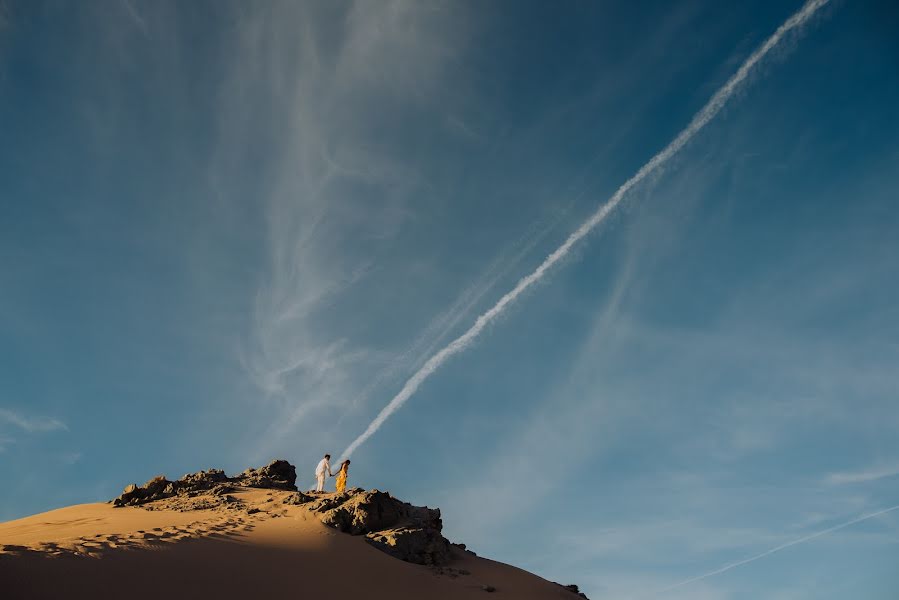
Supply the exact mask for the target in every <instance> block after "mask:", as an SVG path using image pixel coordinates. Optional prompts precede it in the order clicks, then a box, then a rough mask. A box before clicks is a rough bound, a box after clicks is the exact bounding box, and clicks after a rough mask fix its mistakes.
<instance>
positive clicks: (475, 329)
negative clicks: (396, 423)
mask: <svg viewBox="0 0 899 600" xmlns="http://www.w3.org/2000/svg"><path fill="white" fill-rule="evenodd" d="M828 1H829V0H809V1H808V2H806V3H805V5H804V6H803V7H802V8H801V9H800V10H799V11H798V12H797V13H795V14H794V15H793V16H791V17H790V18H789V19H787V20H786V21H785V22H784V23H783V24H782V25H781V26H780V27H778V28H777V31H775V32H774V34H773V35H771V37H769V38H768V39H767V40H765V43H764V44H762V45H761V46H760V47H759V48H757V49H756V50H755V52H753V53H752V54H750V55H749V58H747V59H746V61H745V62H743V64H742V65H740V68H739V69H738V70H737V72H736V73H734V74H733V75H732V76H731V78H730V79H728V80H727V83H725V84H724V85H723V86H722V87H721V88H719V89H718V91H717V92H715V94H714V95H713V96H712V97H711V99H710V100H709V101H708V102H707V103H706V105H705V106H703V107H702V109H701V110H700V111H699V112H698V113H696V114H695V115H694V116H693V119H692V120H691V121H690V123H689V125H687V127H686V128H684V129H683V130H682V131H681V132H680V133H679V134H678V135H677V137H675V138H674V139H673V140H672V141H671V142H670V143H669V144H668V145H667V146H666V147H665V148H664V149H663V150H662V151H660V152H659V153H658V154H656V155H655V156H653V157H652V158H651V159H650V160H649V162H647V163H646V164H644V165H643V166H642V167H640V170H638V171H637V172H636V173H635V174H634V175H633V176H632V177H631V178H630V179H628V180H627V181H625V182H624V184H622V186H621V187H619V188H618V190H617V191H616V192H615V194H614V195H612V197H611V198H610V199H609V200H608V201H607V202H606V203H605V204H603V205H602V206H601V207H599V209H598V210H597V211H596V212H595V213H593V215H591V216H590V218H588V219H587V220H586V221H585V222H584V223H583V224H582V225H581V226H580V227H578V228H577V229H576V230H575V231H574V232H573V233H572V234H571V235H569V236H568V239H566V240H565V242H564V243H563V244H562V245H561V246H559V247H558V248H556V250H554V251H553V252H552V253H551V254H550V255H549V256H547V257H546V258H545V259H544V260H543V262H542V263H540V266H538V267H537V268H536V269H535V270H534V271H533V272H532V273H531V274H530V275H527V276H526V277H524V278H522V279H521V280H519V282H518V283H517V284H516V285H515V287H514V288H512V290H511V291H509V292H508V293H506V294H505V295H504V296H503V297H502V298H500V299H499V301H498V302H497V303H496V304H495V305H493V307H492V308H490V309H489V310H488V311H487V312H485V313H483V314H482V315H481V316H479V317H478V318H477V320H475V322H474V325H472V326H471V327H470V328H469V329H468V331H466V332H465V333H463V334H462V335H461V336H459V337H458V338H456V339H455V340H453V341H452V342H450V343H449V344H448V345H446V346H445V347H444V348H443V349H442V350H440V351H439V352H437V353H436V354H435V355H433V356H432V357H431V358H429V359H428V360H427V361H426V362H425V363H424V364H423V365H422V366H421V368H419V369H418V371H416V372H415V373H414V374H413V375H412V377H410V378H409V379H408V380H407V381H406V383H405V385H404V386H403V387H402V389H401V390H400V391H399V393H398V394H397V395H396V396H394V397H393V399H392V400H391V401H390V402H389V403H388V404H387V406H385V407H384V408H383V409H382V410H381V412H380V413H378V416H377V417H375V419H374V420H373V421H372V422H371V423H370V424H369V426H368V427H367V428H366V430H365V431H363V432H362V434H361V435H359V437H357V438H356V439H355V440H353V443H352V444H350V445H349V446H348V447H347V449H346V450H344V451H343V457H344V458H348V457H349V456H350V455H351V454H352V453H353V452H354V451H355V450H356V448H358V447H359V446H360V445H361V444H363V443H364V442H365V441H366V440H367V439H368V438H370V437H371V436H372V435H374V433H375V432H376V431H377V430H378V429H379V428H380V427H381V425H383V424H384V422H385V421H386V420H387V419H388V418H390V416H391V415H392V414H393V413H394V412H396V411H397V409H399V408H400V407H401V406H402V405H403V404H404V403H405V402H406V401H407V400H408V399H409V398H410V397H411V396H412V394H414V393H415V392H416V390H418V388H419V386H421V384H422V383H424V381H425V380H426V379H427V378H428V377H430V376H431V375H432V374H433V373H434V372H435V371H436V370H437V369H439V368H440V367H441V366H442V365H443V363H444V362H446V360H447V359H448V358H450V357H451V356H453V355H454V354H458V353H459V352H462V351H463V350H465V349H466V348H468V346H469V345H470V344H471V342H472V341H474V339H475V338H477V337H478V335H480V333H481V331H483V330H484V327H486V326H487V325H488V324H489V323H490V322H491V321H493V320H494V319H495V318H496V317H498V316H499V315H500V314H501V313H502V312H503V311H504V310H505V309H506V307H507V306H509V305H510V304H511V303H512V302H514V301H515V300H517V299H518V297H519V296H520V295H521V294H522V293H523V292H524V291H525V290H527V289H528V288H529V287H531V286H532V285H533V284H534V283H536V282H537V281H539V280H540V279H542V278H543V276H544V275H545V274H546V272H547V271H549V269H550V268H552V267H553V266H555V265H556V263H558V262H559V261H561V260H562V259H563V258H565V256H567V255H568V253H569V252H570V251H571V248H572V247H573V246H574V245H575V244H576V243H578V242H579V241H580V240H581V239H582V238H583V237H585V236H586V235H587V234H588V233H590V232H591V231H593V230H594V229H595V228H596V226H597V225H599V224H600V223H602V222H603V221H604V220H605V219H606V217H608V216H609V214H610V213H611V212H612V211H613V210H614V209H615V208H616V207H617V206H618V204H619V203H620V202H621V201H622V200H623V199H624V196H625V195H626V194H627V193H628V192H629V191H630V190H631V188H633V187H634V186H635V185H637V184H638V183H640V182H641V181H643V180H644V179H645V178H646V177H647V175H649V174H650V173H652V172H653V171H655V170H656V169H658V168H659V167H660V166H662V165H663V164H665V163H666V162H668V161H669V160H670V159H671V158H672V157H673V156H674V155H675V154H677V153H678V152H679V151H680V150H681V149H682V148H683V147H684V146H685V145H686V144H687V142H689V141H690V139H692V138H693V136H694V135H696V133H697V132H699V130H701V129H702V128H703V127H705V126H706V125H707V124H708V123H709V122H710V121H711V120H712V119H713V118H715V116H716V115H717V114H718V113H719V112H720V111H721V109H722V108H723V107H724V105H725V104H726V103H727V102H728V100H730V98H731V96H733V94H734V92H735V91H736V89H737V88H738V86H739V85H740V84H741V83H742V82H743V81H744V80H745V79H746V77H747V76H748V75H749V73H750V72H751V71H752V70H753V68H754V67H755V66H756V65H757V64H758V62H759V61H760V60H762V58H764V57H765V55H767V54H768V53H769V52H770V51H771V49H772V48H774V47H775V46H777V44H779V43H780V41H781V40H782V39H783V38H784V36H785V35H786V34H787V33H789V32H790V31H793V30H795V29H797V28H799V27H801V26H802V25H804V24H805V23H806V22H808V20H809V19H811V18H812V16H813V15H814V14H815V13H816V12H817V11H818V10H819V9H820V8H821V7H822V6H824V5H825V4H827V3H828Z"/></svg>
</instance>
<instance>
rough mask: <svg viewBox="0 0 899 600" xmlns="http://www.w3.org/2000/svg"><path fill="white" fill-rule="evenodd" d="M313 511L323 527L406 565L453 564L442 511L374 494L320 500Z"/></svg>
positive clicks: (383, 493)
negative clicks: (358, 537)
mask: <svg viewBox="0 0 899 600" xmlns="http://www.w3.org/2000/svg"><path fill="white" fill-rule="evenodd" d="M309 509H310V510H312V511H314V512H317V513H320V514H319V518H320V519H321V521H322V523H324V524H325V525H328V526H330V527H334V528H336V529H338V530H340V531H343V532H344V533H349V534H351V535H365V536H366V538H367V539H368V541H369V543H371V544H372V545H373V546H375V547H376V548H378V549H380V550H383V551H384V552H386V553H388V554H390V555H391V556H395V557H396V558H399V559H401V560H404V561H406V562H411V563H416V564H420V565H441V564H445V563H446V562H448V561H449V558H450V552H449V549H450V544H449V542H448V541H447V540H446V538H444V537H443V535H442V534H441V531H442V530H443V523H442V521H441V520H440V510H439V509H436V508H427V507H423V506H412V505H411V504H408V503H406V502H402V501H400V500H397V499H396V498H393V497H392V496H391V495H390V494H388V493H387V492H379V491H378V490H372V491H370V492H358V493H355V494H353V495H350V494H340V495H336V496H331V497H327V498H322V499H319V500H316V501H315V502H313V503H311V504H310V505H309Z"/></svg>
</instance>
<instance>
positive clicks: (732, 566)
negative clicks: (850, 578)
mask: <svg viewBox="0 0 899 600" xmlns="http://www.w3.org/2000/svg"><path fill="white" fill-rule="evenodd" d="M894 510H899V505H896V506H892V507H890V508H884V509H883V510H878V511H877V512H873V513H868V514H866V515H862V516H860V517H856V518H855V519H852V520H851V521H846V522H845V523H841V524H839V525H834V526H833V527H829V528H827V529H823V530H821V531H818V532H816V533H812V534H810V535H807V536H805V537H801V538H799V539H796V540H793V541H792V542H787V543H786V544H781V545H780V546H777V547H775V548H771V549H770V550H766V551H765V552H762V553H761V554H756V555H755V556H751V557H749V558H746V559H744V560H740V561H737V562H735V563H730V564H729V565H725V566H723V567H721V568H720V569H715V570H714V571H709V572H708V573H705V574H704V575H697V576H696V577H691V578H690V579H685V580H683V581H681V582H680V583H675V584H674V585H670V586H668V587H666V588H665V589H662V590H659V591H658V592H656V593H655V595H658V594H664V593H665V592H670V591H671V590H673V589H676V588H679V587H683V586H685V585H688V584H691V583H695V582H697V581H701V580H703V579H707V578H709V577H713V576H715V575H719V574H721V573H724V572H725V571H730V570H731V569H736V568H737V567H740V566H742V565H745V564H747V563H751V562H754V561H757V560H759V559H760V558H765V557H766V556H770V555H772V554H774V553H775V552H780V551H781V550H785V549H787V548H789V547H790V546H795V545H797V544H802V543H805V542H808V541H811V540H813V539H815V538H818V537H821V536H823V535H827V534H828V533H833V532H834V531H839V530H840V529H845V528H846V527H849V526H851V525H855V524H856V523H861V522H862V521H867V520H868V519H873V518H874V517H879V516H880V515H885V514H887V513H889V512H892V511H894Z"/></svg>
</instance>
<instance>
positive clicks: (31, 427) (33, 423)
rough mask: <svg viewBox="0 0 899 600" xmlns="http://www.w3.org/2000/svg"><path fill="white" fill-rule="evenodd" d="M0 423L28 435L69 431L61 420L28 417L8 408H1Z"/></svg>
mask: <svg viewBox="0 0 899 600" xmlns="http://www.w3.org/2000/svg"><path fill="white" fill-rule="evenodd" d="M0 422H4V423H8V424H10V425H14V426H16V427H18V428H19V429H21V430H22V431H25V432H27V433H40V432H44V431H58V430H61V429H62V430H67V429H68V427H66V424H65V423H63V422H62V421H60V420H59V419H51V418H48V417H26V416H24V415H21V414H19V413H16V412H13V411H11V410H9V409H6V408H0Z"/></svg>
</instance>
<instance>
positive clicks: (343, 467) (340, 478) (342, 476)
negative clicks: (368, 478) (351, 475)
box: [337, 459, 350, 494]
mask: <svg viewBox="0 0 899 600" xmlns="http://www.w3.org/2000/svg"><path fill="white" fill-rule="evenodd" d="M349 470H350V461H349V459H347V460H345V461H343V462H342V463H340V470H339V471H337V493H338V494H342V493H344V492H345V491H346V474H347V471H349Z"/></svg>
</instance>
